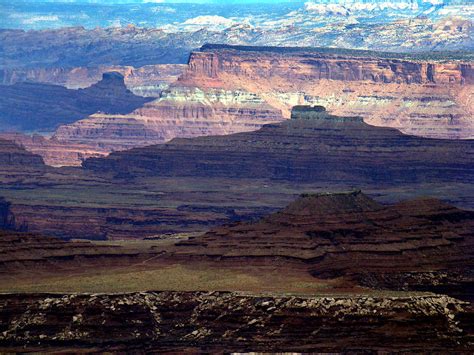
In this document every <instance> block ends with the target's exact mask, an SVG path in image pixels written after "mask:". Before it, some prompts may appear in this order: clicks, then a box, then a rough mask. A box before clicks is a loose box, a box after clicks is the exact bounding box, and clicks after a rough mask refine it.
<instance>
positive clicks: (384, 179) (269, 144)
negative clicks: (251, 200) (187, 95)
mask: <svg viewBox="0 0 474 355" xmlns="http://www.w3.org/2000/svg"><path fill="white" fill-rule="evenodd" d="M296 114H297V113H296ZM473 149H474V142H473V141H472V140H466V141H450V140H435V139H426V138H421V137H414V136H406V135H404V134H401V133H400V132H398V131H397V130H395V129H391V128H382V127H373V126H370V125H368V124H366V123H364V122H363V121H362V119H360V118H344V117H337V116H331V115H326V116H325V117H321V115H320V113H319V112H316V113H315V116H314V118H313V119H292V120H288V121H284V122H281V123H278V124H270V125H266V126H264V127H263V128H261V129H260V130H258V131H256V132H249V133H239V134H234V135H229V136H213V137H208V138H207V137H198V138H194V139H176V140H173V141H172V142H170V143H168V144H165V145H159V146H158V145H157V146H150V147H144V148H138V149H133V150H130V151H126V152H118V153H113V154H111V155H110V156H109V157H107V158H105V159H88V160H86V161H85V163H84V164H83V165H84V167H85V168H86V169H91V170H94V171H96V172H107V171H109V172H114V173H116V174H118V173H119V172H120V173H127V174H129V176H135V177H140V176H176V177H178V176H179V177H183V176H202V177H209V178H211V177H225V178H265V179H274V180H283V181H293V182H297V181H300V182H302V181H303V182H312V183H315V182H320V183H322V184H325V183H327V182H328V181H339V182H343V183H344V184H347V185H348V186H362V185H364V186H365V185H366V184H377V186H396V185H399V184H401V185H404V184H415V183H423V182H426V181H430V182H431V183H435V182H441V181H444V182H448V181H451V182H454V181H459V179H464V181H466V182H467V181H473V177H474V174H473V166H472V158H471V155H472V151H473ZM347 162H350V164H348V163H347Z"/></svg>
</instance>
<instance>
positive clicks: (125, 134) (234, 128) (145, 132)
mask: <svg viewBox="0 0 474 355" xmlns="http://www.w3.org/2000/svg"><path fill="white" fill-rule="evenodd" d="M282 119H283V117H282V116H281V112H280V111H279V110H277V109H275V108H273V107H271V106H270V105H268V104H266V103H265V101H264V100H262V99H261V98H260V97H259V96H258V95H256V94H252V93H247V92H242V91H226V90H206V91H202V90H199V89H194V88H171V89H169V90H165V91H164V92H162V93H161V97H160V98H159V99H156V100H155V101H153V102H150V103H147V104H146V105H144V106H143V107H141V108H139V109H137V110H135V111H133V112H132V113H130V114H128V115H107V114H95V115H92V116H90V117H88V118H87V119H84V120H81V121H78V122H75V123H72V124H69V125H63V126H61V127H59V128H58V130H57V131H56V133H55V135H54V137H55V139H57V140H59V141H64V142H69V143H73V144H75V143H80V144H89V145H90V144H94V143H95V142H100V145H101V146H103V147H104V148H107V149H109V150H115V151H116V150H123V149H129V148H133V147H141V146H146V145H151V144H157V143H164V142H166V141H169V140H171V139H173V138H175V137H195V136H208V135H216V134H231V133H235V132H242V131H252V130H256V129H258V128H260V127H261V126H262V125H263V124H265V123H269V122H276V121H281V120H282Z"/></svg>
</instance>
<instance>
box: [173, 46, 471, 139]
mask: <svg viewBox="0 0 474 355" xmlns="http://www.w3.org/2000/svg"><path fill="white" fill-rule="evenodd" d="M180 82H181V84H182V85H185V86H186V85H188V86H197V87H201V88H208V87H213V88H226V89H240V90H247V91H249V92H253V93H257V94H258V95H260V96H261V97H262V98H264V99H265V100H266V101H267V102H268V103H269V104H270V105H272V106H274V107H277V108H279V109H281V110H282V112H283V114H284V116H285V117H289V115H290V110H291V107H292V106H294V105H297V104H316V105H322V106H325V107H326V108H328V110H329V111H330V112H331V113H333V114H337V115H341V116H353V115H357V116H362V117H364V119H365V121H366V122H368V123H370V124H373V125H377V126H388V127H395V128H397V129H400V130H401V131H402V132H405V133H409V134H415V135H420V136H426V137H437V138H470V137H471V138H472V137H473V135H474V133H473V132H474V122H473V120H472V116H473V114H474V106H473V105H474V99H473V92H474V89H473V85H474V68H473V65H472V62H471V60H470V59H468V58H466V59H463V57H462V56H460V57H459V59H458V60H456V59H445V58H443V59H441V58H437V57H436V54H433V56H432V58H429V57H426V56H423V55H420V56H419V57H417V56H416V55H401V54H394V53H376V52H368V51H365V52H364V51H350V50H337V49H324V48H322V49H301V48H300V49H297V48H277V47H239V46H224V45H206V46H204V47H202V48H201V50H200V51H197V52H194V53H192V54H191V57H190V60H189V65H188V69H187V71H186V72H185V74H184V75H183V76H182V77H181V78H180Z"/></svg>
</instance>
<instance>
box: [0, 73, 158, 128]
mask: <svg viewBox="0 0 474 355" xmlns="http://www.w3.org/2000/svg"><path fill="white" fill-rule="evenodd" d="M147 101H150V99H146V98H143V97H140V96H136V95H134V94H133V93H132V92H130V91H129V90H128V89H127V87H126V86H125V84H124V78H123V76H122V75H121V74H120V73H115V72H111V73H105V74H103V77H102V80H101V81H99V82H98V83H96V84H94V85H92V86H90V87H88V88H86V89H79V90H68V89H66V88H64V87H61V86H57V85H47V84H37V83H18V84H15V85H4V86H2V95H1V96H0V108H1V116H0V128H2V129H3V130H14V129H17V130H26V131H31V130H43V131H44V130H49V131H51V130H54V129H55V128H56V127H57V126H59V125H60V124H64V123H70V122H74V121H76V120H78V119H81V118H84V117H87V116H88V115H90V114H93V113H95V112H98V111H101V112H109V113H129V112H131V111H133V110H134V109H135V108H137V107H140V106H142V105H143V104H144V103H145V102H147Z"/></svg>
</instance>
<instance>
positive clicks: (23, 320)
mask: <svg viewBox="0 0 474 355" xmlns="http://www.w3.org/2000/svg"><path fill="white" fill-rule="evenodd" d="M465 307H466V305H465V304H464V303H462V302H459V301H457V300H455V299H452V298H449V297H446V296H435V295H429V296H401V297H380V296H374V297H370V296H369V297H367V296H352V297H344V296H335V297H331V296H315V297H298V296H283V295H282V296H280V295H272V296H270V295H268V296H266V295H246V294H241V293H232V292H210V293H209V292H187V293H185V292H141V293H132V294H115V295H106V294H89V295H88V294H71V295H57V294H30V295H28V294H2V295H0V319H1V323H0V330H1V335H0V347H1V348H3V349H5V350H6V349H10V350H11V349H16V348H19V347H20V346H21V347H22V348H23V346H26V347H27V348H28V349H31V350H36V351H44V350H46V349H58V350H61V349H70V350H71V349H72V350H75V351H78V350H82V351H86V350H87V349H95V350H96V351H97V350H99V351H124V350H127V351H131V350H133V351H134V352H137V353H145V352H148V351H157V350H159V351H182V352H186V351H224V352H228V351H304V352H308V351H361V349H364V351H367V350H368V349H370V350H372V351H386V350H392V351H393V350H398V351H421V350H422V351H427V350H429V351H443V350H446V349H450V350H457V351H467V350H468V349H469V347H470V345H469V344H470V342H471V341H472V334H470V333H468V329H469V323H468V321H469V320H470V319H472V316H471V318H469V313H468V312H466V310H465ZM387 327H389V328H390V329H391V331H390V333H387V332H386V331H384V329H386V328H387Z"/></svg>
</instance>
